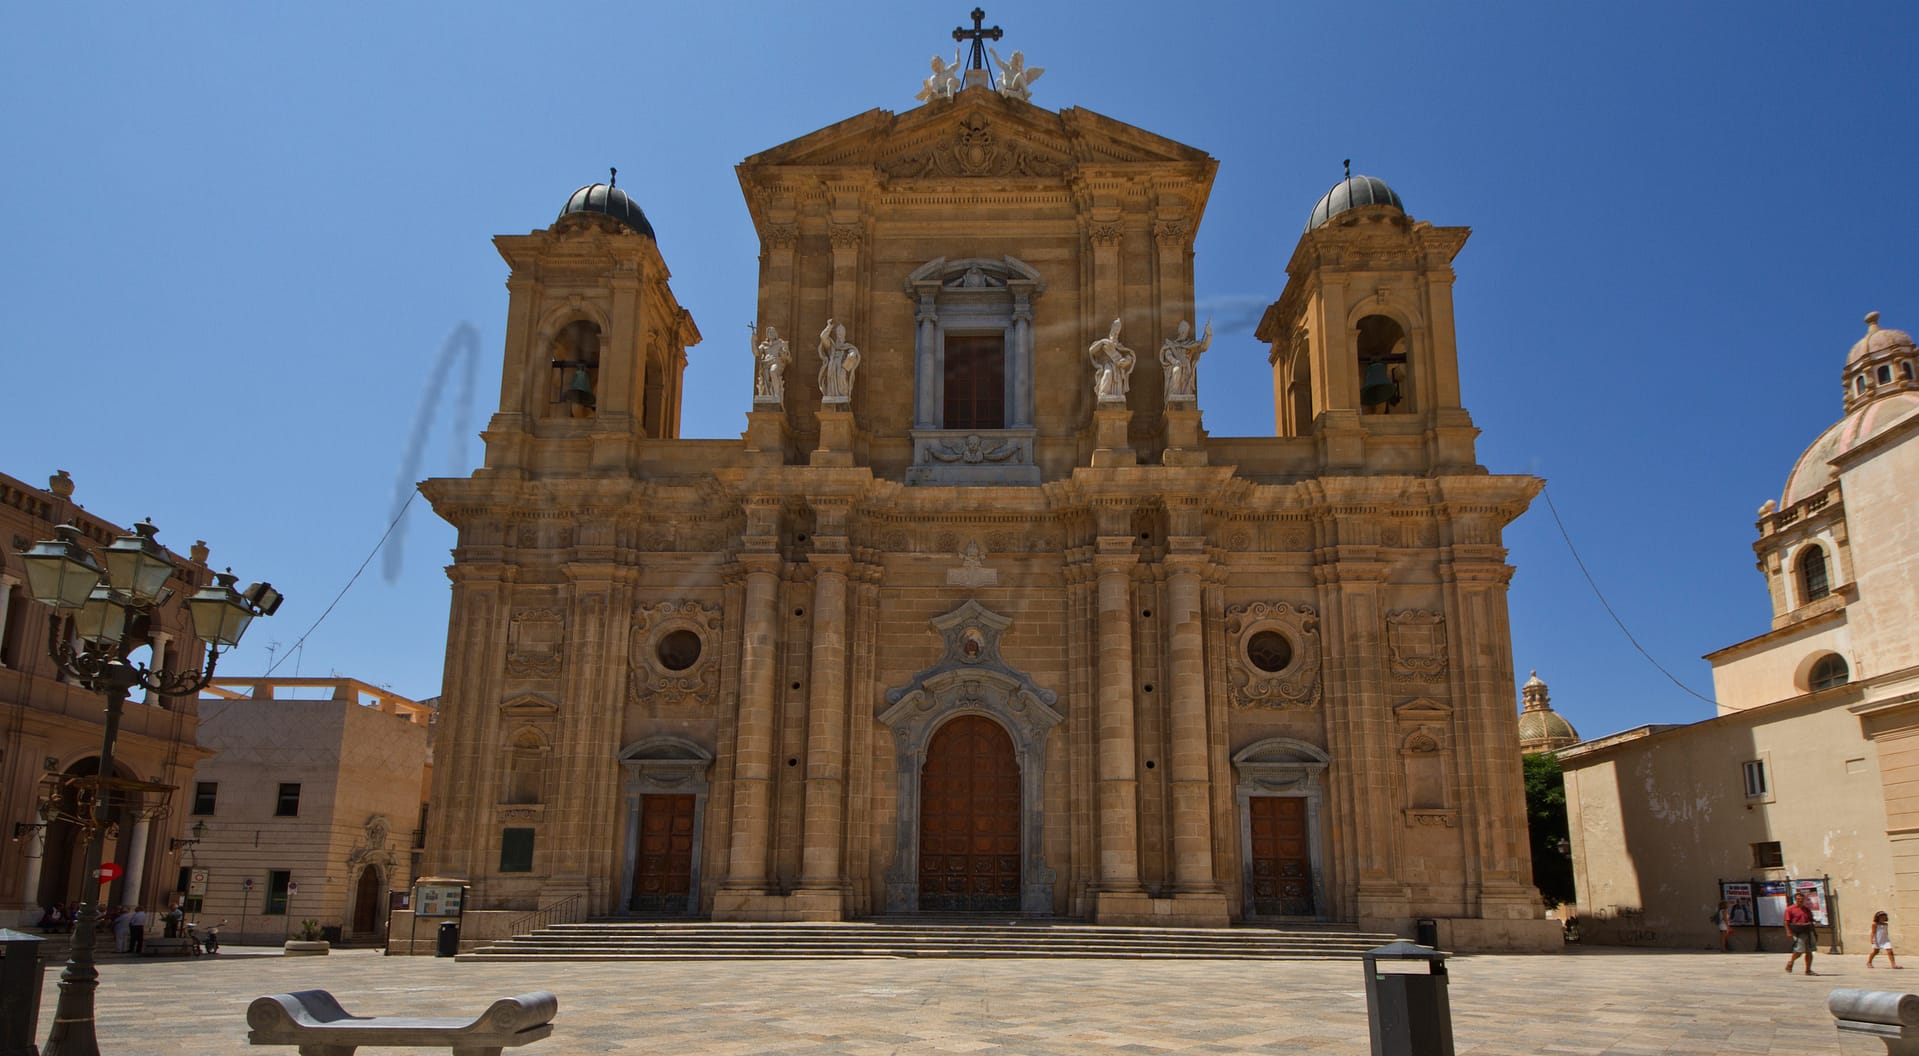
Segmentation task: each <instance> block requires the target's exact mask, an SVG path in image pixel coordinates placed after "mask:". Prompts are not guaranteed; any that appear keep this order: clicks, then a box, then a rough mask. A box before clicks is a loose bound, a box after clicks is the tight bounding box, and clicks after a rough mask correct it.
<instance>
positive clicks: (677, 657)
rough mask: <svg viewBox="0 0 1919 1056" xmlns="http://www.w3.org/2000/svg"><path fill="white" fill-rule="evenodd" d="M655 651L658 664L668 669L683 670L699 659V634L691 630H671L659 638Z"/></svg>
mask: <svg viewBox="0 0 1919 1056" xmlns="http://www.w3.org/2000/svg"><path fill="white" fill-rule="evenodd" d="M655 653H656V654H657V655H658V656H659V658H660V666H661V667H664V668H666V669H667V670H668V671H684V670H686V669H687V668H689V667H692V666H693V665H694V664H695V663H698V662H699V659H700V636H699V635H697V634H694V633H693V632H692V631H687V630H679V631H673V632H672V633H670V634H668V635H666V636H665V637H663V638H661V639H660V644H659V647H658V648H657V649H656V650H655Z"/></svg>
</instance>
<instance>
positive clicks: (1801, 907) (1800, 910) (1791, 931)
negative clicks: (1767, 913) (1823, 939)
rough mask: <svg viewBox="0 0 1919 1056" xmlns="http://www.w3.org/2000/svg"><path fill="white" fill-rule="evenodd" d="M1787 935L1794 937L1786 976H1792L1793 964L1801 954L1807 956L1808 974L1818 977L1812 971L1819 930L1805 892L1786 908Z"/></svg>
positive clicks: (1800, 893)
mask: <svg viewBox="0 0 1919 1056" xmlns="http://www.w3.org/2000/svg"><path fill="white" fill-rule="evenodd" d="M1786 934H1787V935H1789V936H1791V937H1792V956H1791V957H1789V958H1787V959H1786V974H1788V975H1790V974H1792V966H1793V963H1794V962H1796V961H1798V960H1799V955H1800V954H1802V953H1803V954H1805V955H1806V974H1807V975H1817V974H1818V973H1817V972H1814V971H1813V970H1812V951H1813V949H1814V947H1816V946H1818V945H1819V929H1818V928H1816V927H1814V926H1813V923H1812V902H1811V899H1810V898H1809V897H1808V896H1807V894H1806V893H1805V892H1804V891H1801V892H1799V894H1798V896H1797V897H1795V898H1794V899H1793V900H1792V905H1790V906H1787V907H1786Z"/></svg>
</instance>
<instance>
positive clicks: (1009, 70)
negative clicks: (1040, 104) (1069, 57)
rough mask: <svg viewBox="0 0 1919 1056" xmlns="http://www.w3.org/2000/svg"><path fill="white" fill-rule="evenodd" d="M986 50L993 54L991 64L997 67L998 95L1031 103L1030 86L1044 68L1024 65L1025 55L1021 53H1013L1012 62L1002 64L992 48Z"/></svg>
mask: <svg viewBox="0 0 1919 1056" xmlns="http://www.w3.org/2000/svg"><path fill="white" fill-rule="evenodd" d="M986 50H987V51H991V52H993V62H994V63H995V64H996V65H998V66H999V94H1001V95H1003V96H1005V97H1007V98H1008V99H1019V100H1022V101H1026V102H1030V101H1032V98H1033V90H1032V84H1033V82H1034V81H1037V80H1039V75H1040V74H1042V73H1045V72H1046V67H1044V66H1028V65H1026V55H1025V53H1023V52H1019V51H1015V52H1013V61H1012V62H1004V61H1002V60H1001V59H1000V57H999V52H997V51H993V49H992V48H987V49H986Z"/></svg>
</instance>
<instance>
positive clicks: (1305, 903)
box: [1247, 796, 1314, 917]
mask: <svg viewBox="0 0 1919 1056" xmlns="http://www.w3.org/2000/svg"><path fill="white" fill-rule="evenodd" d="M1247 809H1248V811H1249V812H1250V813H1251V815H1252V817H1251V818H1250V819H1249V820H1250V821H1251V823H1252V829H1253V839H1252V845H1253V846H1252V851H1253V854H1252V858H1253V863H1252V864H1253V912H1254V913H1256V914H1258V915H1260V916H1262V917H1310V916H1312V915H1313V912H1314V911H1313V863H1312V857H1311V853H1310V851H1309V850H1308V849H1307V845H1306V800H1305V799H1304V798H1303V797H1300V796H1254V797H1252V798H1251V799H1249V800H1248V801H1247Z"/></svg>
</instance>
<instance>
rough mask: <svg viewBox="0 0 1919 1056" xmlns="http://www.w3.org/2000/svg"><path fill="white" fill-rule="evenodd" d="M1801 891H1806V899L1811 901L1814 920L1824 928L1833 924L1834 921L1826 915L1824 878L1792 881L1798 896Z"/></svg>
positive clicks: (1794, 893)
mask: <svg viewBox="0 0 1919 1056" xmlns="http://www.w3.org/2000/svg"><path fill="white" fill-rule="evenodd" d="M1801 891H1804V892H1805V893H1806V895H1807V898H1806V901H1807V902H1808V903H1810V908H1811V909H1812V922H1813V923H1814V924H1817V925H1819V926H1820V927H1822V928H1823V927H1825V926H1827V925H1828V924H1831V923H1832V921H1831V920H1829V919H1827V917H1826V882H1825V881H1824V880H1794V881H1793V882H1792V893H1793V895H1794V896H1797V895H1798V894H1799V892H1801Z"/></svg>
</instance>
